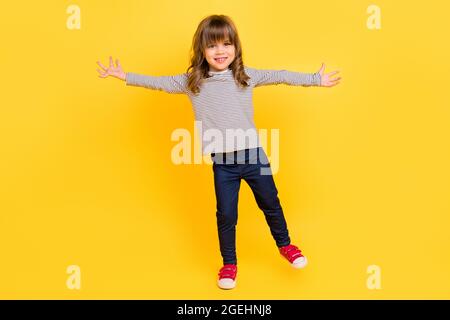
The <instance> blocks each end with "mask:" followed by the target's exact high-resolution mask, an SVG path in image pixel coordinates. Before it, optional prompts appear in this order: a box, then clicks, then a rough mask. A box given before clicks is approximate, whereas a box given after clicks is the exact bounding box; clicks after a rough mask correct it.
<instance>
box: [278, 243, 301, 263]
mask: <svg viewBox="0 0 450 320" xmlns="http://www.w3.org/2000/svg"><path fill="white" fill-rule="evenodd" d="M281 250H282V252H283V253H284V255H286V256H287V258H288V260H289V262H291V263H292V262H294V260H295V259H297V258H299V257H303V255H302V251H301V250H299V249H298V247H296V246H294V245H289V246H287V247H286V248H282V249H281Z"/></svg>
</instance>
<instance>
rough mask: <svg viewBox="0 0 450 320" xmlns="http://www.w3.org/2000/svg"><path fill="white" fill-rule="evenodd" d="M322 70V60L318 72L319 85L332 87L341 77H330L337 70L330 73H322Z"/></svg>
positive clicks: (323, 67)
mask: <svg viewBox="0 0 450 320" xmlns="http://www.w3.org/2000/svg"><path fill="white" fill-rule="evenodd" d="M323 70H325V64H324V63H323V62H322V67H320V70H319V74H320V78H321V81H320V86H322V87H333V86H335V85H337V84H338V83H339V81H338V80H340V79H341V77H339V78H333V79H332V78H331V76H332V75H334V74H336V73H338V72H339V71H333V72H330V73H323Z"/></svg>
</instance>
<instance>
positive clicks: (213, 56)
mask: <svg viewBox="0 0 450 320" xmlns="http://www.w3.org/2000/svg"><path fill="white" fill-rule="evenodd" d="M234 57H235V47H234V45H233V44H231V42H230V41H229V40H228V39H227V40H225V41H224V42H221V43H215V44H210V45H208V46H207V47H206V48H205V58H206V61H208V63H209V71H223V70H226V69H228V66H229V65H230V64H231V63H232V62H233V60H234Z"/></svg>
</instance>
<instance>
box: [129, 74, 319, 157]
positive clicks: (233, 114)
mask: <svg viewBox="0 0 450 320" xmlns="http://www.w3.org/2000/svg"><path fill="white" fill-rule="evenodd" d="M244 70H245V73H246V74H247V75H248V76H249V77H250V80H249V81H248V83H249V86H248V87H246V88H241V87H239V86H238V85H237V84H236V82H235V80H234V77H233V72H232V70H231V69H226V70H223V71H209V72H208V75H209V77H208V78H205V79H203V82H202V84H201V86H200V93H199V94H196V95H195V94H193V93H192V92H191V91H190V90H188V88H187V79H188V74H187V73H182V74H177V75H170V76H150V75H142V74H137V73H132V72H127V73H126V78H125V81H126V85H130V86H139V87H145V88H148V89H153V90H161V91H164V92H167V93H173V94H186V95H187V96H188V97H189V99H190V101H191V104H192V107H193V110H194V115H195V120H196V121H195V122H196V125H197V129H198V133H199V135H200V137H199V138H200V142H201V148H202V153H203V154H204V155H206V154H210V153H222V152H233V151H238V150H243V149H250V148H257V147H261V144H260V141H259V137H258V132H257V130H256V127H255V124H254V120H253V99H252V98H253V88H256V87H260V86H266V85H276V84H287V85H293V86H320V83H321V79H320V74H319V73H318V72H316V73H301V72H294V71H288V70H263V69H255V68H251V67H247V66H244Z"/></svg>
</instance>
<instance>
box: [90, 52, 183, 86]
mask: <svg viewBox="0 0 450 320" xmlns="http://www.w3.org/2000/svg"><path fill="white" fill-rule="evenodd" d="M97 64H98V65H99V66H100V67H101V68H102V70H99V69H97V71H98V72H99V73H100V75H99V77H101V78H106V77H108V76H113V77H116V78H118V79H120V80H123V81H125V82H126V85H128V86H137V87H145V88H148V89H154V90H161V91H165V92H167V93H187V80H188V76H187V74H186V73H183V74H178V75H174V76H148V75H142V74H137V73H133V72H125V71H123V69H122V66H121V65H120V62H119V59H116V64H117V66H115V65H114V63H113V59H112V57H111V56H110V57H109V67H105V66H104V65H103V64H101V63H100V61H97Z"/></svg>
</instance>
